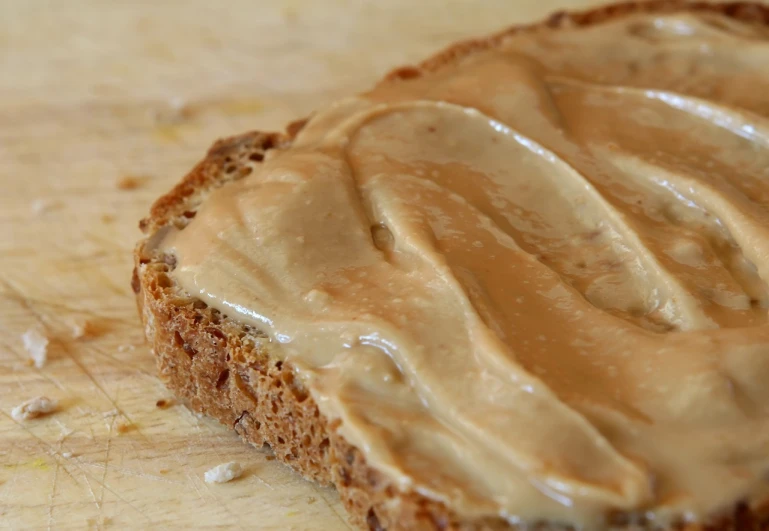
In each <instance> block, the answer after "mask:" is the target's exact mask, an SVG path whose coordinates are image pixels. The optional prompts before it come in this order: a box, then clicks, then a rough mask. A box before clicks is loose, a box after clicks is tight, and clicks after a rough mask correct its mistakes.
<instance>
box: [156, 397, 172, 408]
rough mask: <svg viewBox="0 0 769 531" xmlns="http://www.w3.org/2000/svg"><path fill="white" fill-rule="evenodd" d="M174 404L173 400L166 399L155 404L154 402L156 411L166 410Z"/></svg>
mask: <svg viewBox="0 0 769 531" xmlns="http://www.w3.org/2000/svg"><path fill="white" fill-rule="evenodd" d="M175 404H176V401H175V400H173V399H166V398H161V399H160V400H158V401H157V402H155V406H157V408H158V409H168V408H169V407H171V406H173V405H175Z"/></svg>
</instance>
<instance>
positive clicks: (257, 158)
mask: <svg viewBox="0 0 769 531" xmlns="http://www.w3.org/2000/svg"><path fill="white" fill-rule="evenodd" d="M248 160H253V161H254V162H262V161H263V160H264V153H251V154H250V155H249V156H248Z"/></svg>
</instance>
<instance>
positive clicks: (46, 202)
mask: <svg viewBox="0 0 769 531" xmlns="http://www.w3.org/2000/svg"><path fill="white" fill-rule="evenodd" d="M57 204H58V203H57V202H56V201H54V200H53V199H48V198H40V199H35V200H34V201H32V203H31V204H30V205H29V208H30V209H31V210H32V213H33V214H35V215H36V216H39V215H40V214H44V213H46V212H48V211H50V210H52V209H53V208H54V207H55V206H56V205H57Z"/></svg>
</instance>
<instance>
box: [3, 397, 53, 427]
mask: <svg viewBox="0 0 769 531" xmlns="http://www.w3.org/2000/svg"><path fill="white" fill-rule="evenodd" d="M58 407H59V402H58V401H56V400H54V399H52V398H48V397H45V396H38V397H35V398H31V399H29V400H27V401H26V402H23V403H21V404H19V405H18V406H16V407H15V408H13V410H12V411H11V416H12V417H13V419H14V420H16V421H18V422H22V421H25V420H30V419H34V418H37V417H41V416H43V415H47V414H48V413H53V412H54V411H56V410H57V409H58Z"/></svg>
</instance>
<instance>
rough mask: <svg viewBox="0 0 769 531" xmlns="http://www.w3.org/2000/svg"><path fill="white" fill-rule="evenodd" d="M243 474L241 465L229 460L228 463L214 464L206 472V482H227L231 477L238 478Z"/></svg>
mask: <svg viewBox="0 0 769 531" xmlns="http://www.w3.org/2000/svg"><path fill="white" fill-rule="evenodd" d="M242 474H243V467H241V466H240V463H236V462H235V461H230V462H229V463H223V464H221V465H218V466H215V467H214V468H212V469H211V470H209V471H208V472H206V475H205V478H206V483H227V482H228V481H232V480H233V479H237V478H239V477H240V476H241V475H242Z"/></svg>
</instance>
